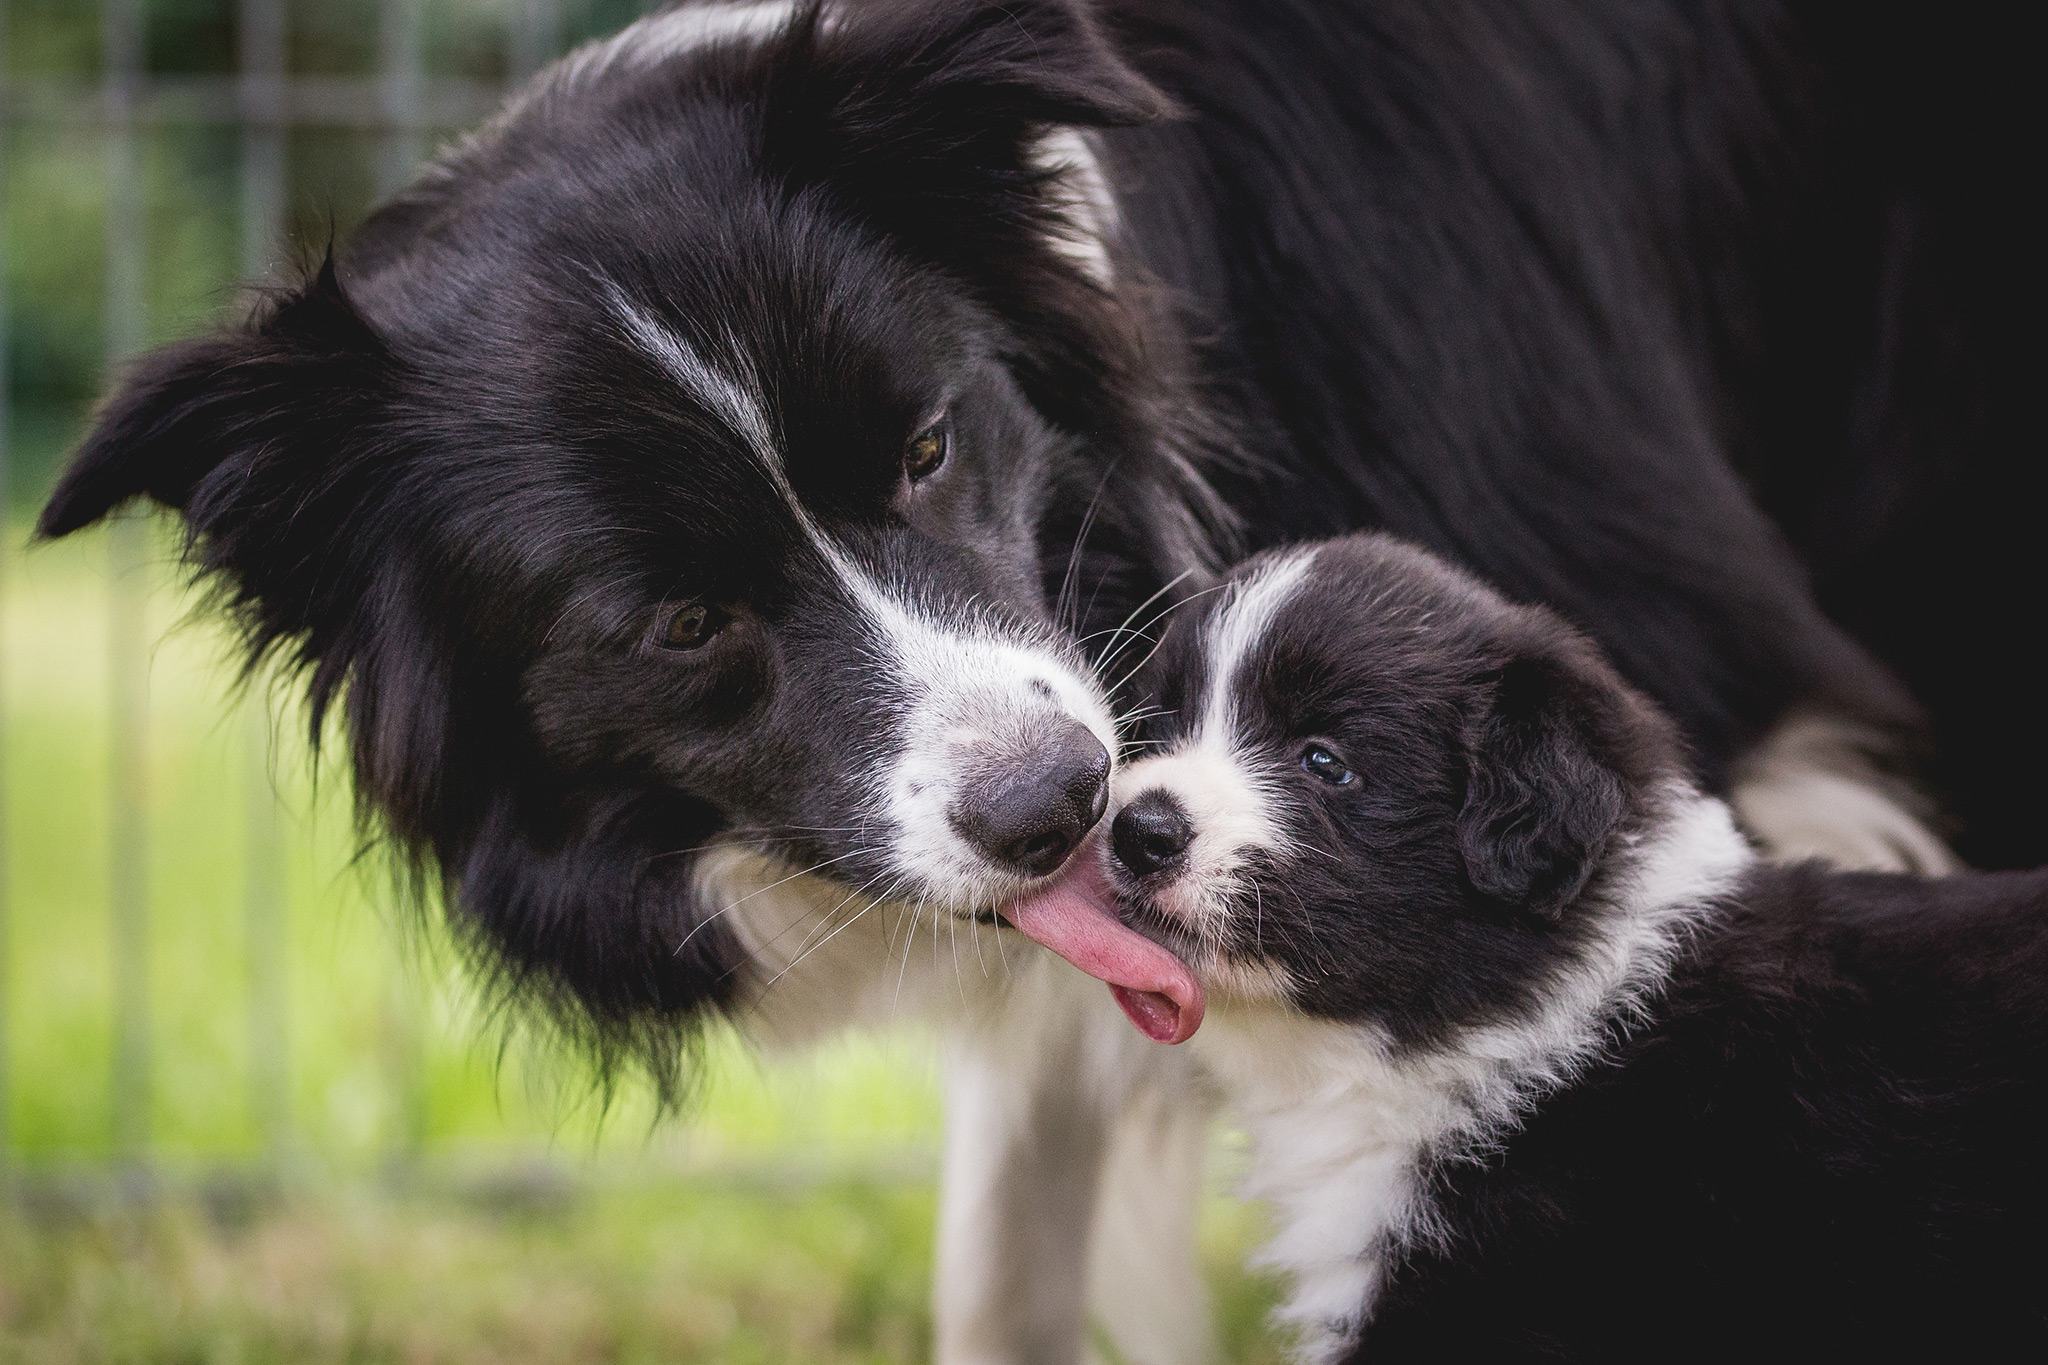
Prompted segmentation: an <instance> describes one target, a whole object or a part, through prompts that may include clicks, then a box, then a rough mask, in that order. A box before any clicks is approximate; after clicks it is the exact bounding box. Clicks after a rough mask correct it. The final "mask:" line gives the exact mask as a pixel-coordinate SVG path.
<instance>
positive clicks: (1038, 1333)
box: [935, 950, 1215, 1365]
mask: <svg viewBox="0 0 2048 1365" xmlns="http://www.w3.org/2000/svg"><path fill="white" fill-rule="evenodd" d="M1027 951H1029V950H1027ZM1013 960H1014V954H1013ZM947 1081H948V1091H947V1096H946V1165H945V1184H944V1189H943V1191H942V1194H941V1198H940V1210H939V1238H938V1274H937V1302H936V1305H935V1307H936V1312H937V1320H938V1359H939V1362H940V1365H998V1363H1000V1365H1041V1363H1045V1365H1076V1362H1078V1361H1080V1360H1082V1359H1083V1358H1084V1345H1085V1339H1086V1336H1087V1331H1086V1328H1087V1324H1088V1323H1089V1322H1090V1320H1091V1317H1092V1320H1093V1321H1095V1322H1096V1323H1097V1324H1098V1325H1099V1327H1100V1329H1101V1330H1102V1331H1103V1332H1104V1333H1105V1334H1106V1335H1107V1336H1108V1337H1109V1338H1110V1339H1111V1341H1112V1342H1113V1345H1114V1348H1115V1351H1116V1354H1117V1357H1118V1358H1120V1359H1122V1360H1123V1361H1126V1362H1128V1365H1205V1363H1206V1362H1208V1361H1209V1360H1210V1359H1212V1358H1213V1355H1214V1351H1215V1337H1214V1330H1213V1326H1212V1324H1211V1322H1210V1317H1209V1305H1208V1295H1207V1292H1206V1287H1205V1285H1204V1284H1203V1280H1202V1273H1201V1263H1200V1259H1199V1257H1198V1255H1197V1248H1196V1239H1195V1224H1196V1214H1197V1209H1198V1205H1199V1199H1200V1193H1201V1189H1202V1171H1203V1165H1204V1157H1205V1155H1206V1152H1207V1146H1208V1125H1209V1119H1210V1115H1211V1114H1212V1112H1213V1103H1212V1100H1211V1096H1210V1093H1209V1089H1208V1087H1207V1085H1206V1084H1205V1083H1204V1082H1203V1081H1202V1079H1201V1077H1200V1076H1199V1075H1198V1074H1197V1071H1196V1068H1195V1065H1194V1059H1193V1057H1192V1056H1191V1055H1190V1054H1188V1053H1186V1052H1184V1051H1181V1050H1179V1049H1173V1048H1163V1047H1160V1046H1159V1045H1158V1044H1156V1043H1152V1042H1148V1041H1146V1040H1145V1039H1144V1038H1141V1037H1140V1036H1139V1035H1138V1033H1137V1031H1136V1030H1135V1029H1133V1028H1131V1027H1130V1025H1129V1024H1128V1023H1126V1022H1125V1020H1124V1018H1123V1016H1122V1015H1121V1014H1120V1013H1119V1012H1118V1010H1117V1009H1116V1007H1115V1006H1114V1005H1113V1004H1112V1003H1111V1002H1110V997H1109V993H1108V992H1107V991H1105V990H1103V989H1102V987H1101V985H1100V984H1099V983H1097V982H1095V981H1092V980H1089V979H1088V978H1087V977H1084V976H1082V975H1081V974H1080V973H1079V972H1076V971H1074V970H1072V969H1071V968H1069V967H1068V966H1067V965H1066V964H1065V963H1063V962H1059V961H1057V960H1055V959H1053V958H1051V957H1050V956H1035V957H1034V958H1033V960H1031V961H1030V962H1029V964H1028V965H1023V964H1020V969H1019V970H1017V971H1016V972H1015V973H1014V974H1013V976H1012V977H1011V979H1010V983H1009V989H1008V990H1007V991H1006V992H1005V993H1004V995H1003V998H1002V1001H1001V1003H1000V1005H999V1006H998V1007H996V1008H995V1009H994V1010H993V1011H992V1012H991V1013H989V1014H986V1015H983V1016H981V1017H979V1018H977V1019H976V1020H975V1021H974V1022H973V1023H971V1024H970V1025H969V1026H968V1027H966V1028H963V1029H960V1030H958V1031H957V1032H956V1033H955V1034H954V1046H953V1049H952V1052H951V1053H950V1054H949V1067H948V1076H947ZM1105 1181H1107V1182H1108V1185H1107V1186H1105ZM1091 1289H1092V1291H1093V1292H1092V1294H1091V1293H1090V1290H1091ZM1091 1299H1092V1300H1093V1302H1092V1303H1091V1302H1090V1300H1091ZM1091 1309H1092V1310H1093V1311H1092V1314H1091Z"/></svg>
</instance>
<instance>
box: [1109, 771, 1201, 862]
mask: <svg viewBox="0 0 2048 1365" xmlns="http://www.w3.org/2000/svg"><path fill="white" fill-rule="evenodd" d="M1194 841H1195V827H1194V824H1193V822H1191V821H1190V820H1189V819H1188V817H1187V812H1185V811H1183V810H1182V809H1181V808H1180V806H1179V804H1178V803H1176V802H1175V801H1174V799H1173V798H1172V797H1171V796H1168V795H1167V794H1166V793H1165V792H1163V791H1149V792H1146V793H1145V794H1144V795H1142V796H1140V797H1138V799H1137V800H1135V801H1133V802H1131V804H1129V805H1128V806H1125V807H1124V808H1123V809H1122V810H1120V811H1118V812H1117V813H1116V820H1115V821H1114V822H1113V823H1112V824H1111V825H1110V827H1109V842H1110V846H1111V847H1112V848H1114V849H1115V850H1116V857H1117V861H1118V862H1120V863H1122V864H1123V865H1124V866H1125V867H1127V868H1129V869H1130V870H1131V871H1132V872H1133V873H1135V874H1136V875H1138V876H1140V877H1142V876H1144V875H1145V874H1146V873H1148V872H1158V871H1161V870H1162V869H1164V868H1168V867H1171V866H1172V865H1173V864H1175V863H1176V862H1179V861H1180V855H1181V854H1183V853H1185V852H1187V847H1188V845H1189V844H1191V843H1193V842H1194Z"/></svg>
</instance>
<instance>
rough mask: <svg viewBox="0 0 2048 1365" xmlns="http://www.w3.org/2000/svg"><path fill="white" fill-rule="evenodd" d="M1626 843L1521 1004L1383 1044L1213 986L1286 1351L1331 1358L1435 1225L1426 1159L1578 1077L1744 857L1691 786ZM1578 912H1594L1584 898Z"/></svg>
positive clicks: (1212, 1048) (1204, 1041)
mask: <svg viewBox="0 0 2048 1365" xmlns="http://www.w3.org/2000/svg"><path fill="white" fill-rule="evenodd" d="M1668 809H1669V814H1668V815H1667V816H1666V817H1665V819H1664V820H1663V821H1662V823H1661V824H1660V825H1659V827H1658V828H1657V829H1656V830H1654V831H1653V832H1652V833H1650V834H1649V835H1647V836H1645V837H1643V838H1642V839H1641V840H1640V841H1639V842H1638V843H1637V844H1636V845H1635V847H1633V848H1629V849H1624V850H1622V851H1620V852H1619V853H1617V854H1616V855H1615V856H1616V857H1617V858H1618V859H1621V860H1623V862H1622V865H1623V866H1625V867H1628V868H1629V869H1630V870H1629V871H1628V872H1627V873H1626V874H1624V875H1623V876H1622V877H1621V878H1619V880H1618V883H1617V884H1616V885H1615V886H1613V887H1612V888H1611V889H1610V890H1609V891H1607V893H1606V894H1605V897H1604V899H1605V903H1606V906H1607V910H1606V921H1605V924H1604V926H1603V929H1602V932H1601V933H1600V934H1599V935H1598V936H1597V937H1596V938H1595V939H1594V940H1593V941H1592V942H1591V943H1590V944H1589V945H1588V946H1587V947H1586V949H1585V950H1584V952H1583V953H1582V955H1581V956H1580V958H1579V960H1578V961H1577V962H1576V963H1574V964H1573V966H1572V967H1571V968H1570V969H1569V970H1567V971H1565V972H1563V973H1561V974H1560V975H1559V976H1558V977H1557V978H1556V979H1555V980H1554V981H1552V982H1551V983H1550V987H1549V990H1548V991H1547V992H1546V993H1545V995H1544V997H1543V999H1542V1002H1541V1004H1540V1006H1539V1007H1538V1009H1537V1010H1536V1012H1535V1014H1534V1015H1533V1016H1532V1017H1530V1018H1528V1019H1526V1020H1523V1021H1522V1022H1520V1023H1516V1024H1502V1025H1489V1026H1486V1027H1482V1028H1473V1029H1469V1030H1467V1031H1465V1032H1464V1033H1462V1034H1459V1035H1458V1036H1457V1037H1456V1038H1455V1039H1453V1040H1452V1041H1451V1042H1450V1043H1448V1044H1447V1045H1445V1046H1444V1047H1442V1048H1440V1049H1438V1050H1436V1051H1433V1052H1430V1053H1426V1054H1421V1055H1409V1056H1402V1057H1397V1056H1395V1055H1394V1052H1393V1049H1392V1048H1391V1047H1390V1045H1389V1042H1388V1040H1387V1039H1386V1038H1385V1037H1384V1036H1382V1035H1381V1034H1379V1033H1378V1032H1377V1031H1376V1030H1372V1029H1368V1028H1362V1027H1359V1026H1357V1025H1347V1024H1337V1023H1329V1022H1325V1021H1321V1020H1315V1019H1310V1018H1308V1017H1306V1016H1304V1015H1302V1014H1300V1013H1298V1012H1295V1011H1293V1010H1290V1009H1285V1008H1280V1007H1270V1006H1259V1005H1255V1004H1245V1005H1240V1004H1238V1003H1236V1002H1231V1001H1227V1000H1226V1001H1219V1005H1220V1008H1218V1009H1213V1010H1212V1011H1211V1012H1210V1016H1209V1020H1208V1023H1207V1024H1206V1025H1205V1027H1204V1028H1203V1029H1202V1031H1201V1032H1200V1033H1198V1034H1197V1035H1196V1036H1195V1040H1194V1043H1193V1046H1194V1047H1195V1048H1196V1049H1197V1050H1198V1052H1199V1054H1200V1056H1201V1059H1202V1060H1203V1062H1204V1063H1206V1064H1207V1065H1208V1066H1209V1068H1210V1069H1211V1070H1212V1071H1213V1072H1214V1074H1215V1075H1216V1076H1217V1077H1218V1078H1219V1080H1221V1082H1222V1083H1223V1086H1224V1090H1225V1094H1226V1096H1227V1097H1228V1099H1229V1101H1230V1103H1231V1104H1232V1105H1233V1106H1235V1108H1236V1109H1237V1111H1238V1114H1239V1116H1240V1118H1241V1120H1242V1122H1243V1123H1244V1125H1245V1127H1246V1129H1247V1131H1248V1132H1249V1134H1250V1136H1251V1140H1252V1146H1253V1155H1252V1161H1251V1166H1250V1169H1251V1173H1250V1176H1249V1178H1248V1179H1247V1181H1246V1185H1245V1191H1244V1192H1245V1193H1246V1194H1247V1195H1249V1196H1251V1197H1254V1198H1258V1199H1263V1200H1265V1201H1267V1202H1268V1203H1269V1204H1270V1205H1271V1206H1272V1208H1273V1211H1274V1214H1275V1218H1276V1222H1277V1225H1278V1231H1277V1233H1276V1234H1275V1235H1274V1237H1273V1240H1272V1241H1271V1243H1270V1244H1269V1245H1268V1246H1267V1247H1266V1248H1265V1250H1264V1251H1263V1252H1262V1253H1261V1255H1260V1261H1261V1263H1262V1264H1264V1265H1266V1266H1269V1267H1272V1268H1274V1269H1277V1270H1280V1271H1282V1272H1284V1273H1285V1274H1286V1275H1287V1277H1288V1279H1289V1281H1290V1292H1289V1296H1288V1299H1287V1301H1286V1303H1285V1304H1284V1305H1283V1306H1282V1307H1281V1309H1280V1310H1279V1314H1278V1316H1279V1318H1280V1320H1281V1321H1282V1322H1284V1323H1286V1324H1287V1325H1288V1326H1290V1327H1291V1328H1293V1329H1294V1331H1295V1332H1296V1333H1297V1347H1296V1351H1297V1358H1298V1359H1300V1360H1301V1361H1303V1362H1308V1363H1310V1365H1322V1362H1327V1361H1332V1360H1335V1359H1338V1358H1339V1357H1341V1355H1342V1354H1343V1352H1344V1351H1345V1350H1346V1349H1347V1348H1348V1347H1349V1346H1350V1344H1351V1343H1352V1342H1353V1341H1355V1339H1356V1337H1357V1334H1358V1331H1359V1328H1360V1327H1361V1326H1362V1324H1363V1323H1364V1322H1365V1320H1366V1318H1367V1317H1368V1316H1369V1315H1370V1313H1371V1310H1372V1303H1373V1300H1374V1298H1375V1297H1376V1295H1377V1294H1378V1291H1379V1289H1380V1286H1381V1284H1382V1282H1383V1279H1384V1276H1385V1273H1386V1268H1387V1266H1388V1264H1389V1261H1390V1259H1391V1258H1392V1257H1393V1256H1394V1255H1396V1254H1398V1252H1399V1251H1400V1250H1401V1248H1403V1247H1404V1246H1409V1245H1413V1244H1414V1243H1416V1242H1418V1241H1426V1240H1428V1238H1429V1237H1430V1236H1431V1234H1432V1232H1433V1229H1432V1227H1431V1222H1430V1218H1431V1215H1430V1210H1429V1207H1428V1203H1427V1199H1426V1197H1425V1195H1424V1193H1423V1191H1422V1189H1421V1188H1420V1185H1419V1182H1418V1174H1419V1171H1420V1166H1421V1163H1422V1161H1423V1159H1424V1158H1425V1157H1426V1156H1429V1155H1432V1154H1436V1155H1442V1154H1445V1153H1453V1154H1455V1153H1457V1152H1460V1151H1471V1150H1474V1149H1478V1148H1483V1147H1485V1146H1487V1145H1488V1144H1490V1143H1492V1142H1495V1141H1497V1140H1499V1139H1501V1138H1502V1137H1504V1136H1505V1135H1506V1134H1507V1133H1508V1132H1509V1131H1510V1130H1511V1129H1512V1128H1513V1127H1514V1126H1515V1125H1516V1124H1518V1123H1519V1122H1520V1121H1521V1120H1522V1118H1523V1117H1524V1116H1525V1115H1526V1114H1527V1113H1528V1112H1529V1109H1530V1107H1531V1106H1532V1105H1533V1104H1535V1103H1536V1102H1537V1101H1538V1100H1539V1099H1541V1098H1542V1097H1543V1096H1545V1095H1547V1094H1550V1093H1552V1092H1554V1091H1555V1090H1557V1089H1558V1088H1559V1087H1561V1086H1562V1085H1564V1084H1566V1083H1567V1082H1569V1081H1570V1080H1571V1079H1572V1078H1573V1077H1574V1076H1575V1075H1577V1074H1578V1073H1579V1072H1580V1071H1581V1070H1582V1069H1583V1068H1584V1067H1585V1066H1586V1065H1587V1063H1589V1062H1590V1061H1592V1060H1593V1059H1594V1058H1595V1057H1596V1056H1597V1055H1598V1054H1599V1052H1600V1050H1601V1048H1602V1046H1603V1045H1604V1044H1605V1042H1606V1040H1607V1039H1608V1037H1609V1031H1610V1029H1611V1028H1612V1027H1613V1026H1614V1025H1615V1024H1617V1023H1622V1024H1625V1023H1626V1022H1627V1021H1628V1020H1629V1019H1630V1018H1631V1017H1632V1016H1633V1015H1635V1014H1636V1013H1637V1012H1638V1011H1639V1010H1640V1009H1641V1008H1642V1006H1643V1004H1644V1002H1645V1001H1646V999H1647V998H1648V997H1649V996H1650V995H1651V994H1652V993H1653V992H1655V991H1656V990H1657V989H1658V988H1659V987H1660V986H1661V985H1662V984H1663V982H1664V981H1665V980H1666V978H1667V977H1668V975H1669V973H1670V969H1671V964H1672V960H1673V958H1674V956H1675V955H1676V953H1677V952H1678V950H1679V948H1680V947H1681V946H1682V945H1683V943H1684V942H1685V941H1686V939H1687V937H1688V936H1689V935H1690V934H1691V933H1692V932H1693V931H1694V930H1696V929H1697V928H1698V927H1699V926H1700V925H1701V924H1702V923H1703V922H1704V920H1705V917H1706V916H1707V915H1708V914H1709V913H1710V906H1711V904H1712V902H1713V901H1714V900H1715V899H1716V898H1717V897H1719V896H1721V895H1722V894H1724V893H1725V892H1727V891H1728V890H1729V889H1730V888H1731V887H1732V886H1733V885H1734V883H1735V881H1736V879H1737V878H1738V877H1739V876H1740V875H1741V873H1742V872H1743V870H1744V869H1745V868H1746V867H1748V866H1749V865H1750V864H1751V863H1752V862H1754V861H1755V855H1754V854H1753V853H1752V852H1751V851H1750V849H1749V846H1748V845H1747V844H1746V843H1745V842H1744V841H1743V838H1742V836H1741V834H1740V833H1738V832H1737V830H1736V828H1735V824H1734V821H1733V820H1732V819H1731V818H1730V816H1729V812H1728V808H1727V806H1725V805H1724V804H1722V803H1721V802H1720V801H1717V800H1713V799H1711V798H1708V797H1703V796H1700V795H1698V794H1696V793H1694V792H1692V791H1691V790H1690V789H1689V788H1688V789H1684V790H1681V791H1678V792H1676V793H1674V794H1673V797H1672V800H1671V803H1670V806H1669V808H1668ZM1585 909H1586V910H1589V911H1593V912H1595V913H1598V909H1597V907H1593V906H1588V907H1585Z"/></svg>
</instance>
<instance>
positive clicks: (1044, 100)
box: [763, 0, 1172, 244]
mask: <svg viewBox="0 0 2048 1365" xmlns="http://www.w3.org/2000/svg"><path fill="white" fill-rule="evenodd" d="M770 61H771V62H772V64H773V75H772V83H771V92H770V98H769V100H768V113H767V127H766V132H765V136H764V139H763V146H764V152H765V155H766V158H767V160H768V161H769V163H770V164H771V165H776V166H779V167H781V168H782V169H783V171H784V172H785V173H786V174H788V175H789V176H790V178H791V179H792V180H793V181H794V182H796V183H799V184H812V183H817V184H826V185H829V186H831V187H832V188H833V189H834V190H835V191H836V192H837V193H838V194H839V195H840V196H842V197H843V198H847V199H850V200H852V201H854V202H856V204H857V206H858V207H859V208H861V209H862V211H863V212H864V213H866V214H869V215H871V216H873V217H875V218H877V219H879V220H881V221H882V222H883V223H884V225H885V226H888V227H889V228H890V229H891V230H892V232H894V233H895V234H896V235H898V236H899V237H901V238H904V239H906V240H908V241H910V242H911V243H913V244H917V243H919V242H920V241H921V240H922V238H923V236H925V235H930V236H932V237H933V239H934V242H933V244H942V243H943V239H944V236H945V235H946V234H953V233H958V232H959V231H961V230H962V227H963V225H964V226H966V227H967V228H968V229H969V230H972V228H973V226H974V223H975V221H976V220H977V219H986V220H988V221H989V222H990V223H992V224H998V223H1005V222H1007V223H1008V225H1009V226H1012V227H1017V226H1024V227H1027V228H1028V229H1030V230H1034V231H1035V230H1038V228H1039V227H1041V226H1042V224H1041V223H1039V222H1037V221H1036V220H1037V219H1039V218H1041V217H1042V216H1043V209H1042V206H1041V198H1042V196H1041V195H1040V190H1041V188H1042V186H1043V184H1044V183H1045V181H1046V178H1047V174H1048V171H1047V167H1046V163H1045V158H1044V157H1043V156H1042V155H1041V144H1042V141H1043V139H1044V137H1045V136H1046V135H1047V134H1048V133H1049V132H1050V131H1052V130H1054V129H1057V128H1076V127H1083V128H1103V127H1114V126H1122V125H1131V124H1139V123H1145V122H1149V121H1151V120H1154V119H1157V118H1160V117H1162V116H1164V115H1166V114H1167V113H1169V112H1170V111H1171V108H1172V106H1171V103H1170V101H1169V100H1168V99H1167V98H1166V96H1165V95H1163V94H1162V93H1161V92H1160V91H1159V90H1158V88H1157V87H1155V86H1154V85H1152V84H1151V82H1149V81H1147V80H1146V79H1145V78H1144V77H1143V76H1141V75H1139V74H1138V73H1137V72H1136V71H1135V70H1133V69H1132V68H1131V67H1130V66H1129V65H1128V64H1127V63H1126V62H1125V61H1124V60H1123V58H1122V57H1121V56H1120V55H1118V53H1117V52H1116V51H1115V49H1114V47H1113V46H1112V45H1111V43H1110V42H1109V40H1108V39H1107V38H1106V37H1105V36H1104V34H1103V33H1102V31H1101V30H1100V28H1099V27H1098V26H1097V25H1096V23H1095V21H1094V19H1093V18H1091V17H1090V15H1089V13H1088V11H1087V9H1086V7H1085V6H1084V5H1083V4H1081V3H1079V0H939V2H938V3H934V2H933V0H903V2H902V3H897V4H891V5H885V6H881V7H877V8H862V9H860V10H858V11H855V12H851V13H848V12H843V11H839V10H831V9H826V10H822V11H820V10H812V11H807V12H806V13H804V14H803V15H802V16H800V17H799V18H798V20H797V21H796V22H795V24H794V25H793V27H792V29H791V31H790V34H789V36H788V37H787V38H786V39H785V40H784V42H783V43H782V44H780V45H779V47H778V48H777V49H776V50H775V51H774V53H773V54H772V56H771V57H770ZM963 219H964V223H963Z"/></svg>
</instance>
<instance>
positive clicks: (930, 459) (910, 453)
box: [903, 417, 953, 483]
mask: <svg viewBox="0 0 2048 1365" xmlns="http://www.w3.org/2000/svg"><path fill="white" fill-rule="evenodd" d="M952 453H953V424H952V423H951V422H949V421H947V420H946V419H945V418H943V417H941V418H940V419H939V420H938V421H936V422H934V423H932V424H931V425H930V426H928V427H926V428H925V429H924V430H923V431H920V432H918V433H917V435H915V436H913V437H911V438H910V445H909V446H908V447H907V448H906V449H905V450H904V452H903V472H904V473H905V474H907V475H909V476H910V481H911V482H912V483H916V482H917V481H918V480H920V479H928V478H930V477H931V476H932V475H934V474H936V473H938V472H939V466H940V465H942V464H944V463H945V462H946V457H947V456H948V455H950V454H952Z"/></svg>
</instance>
